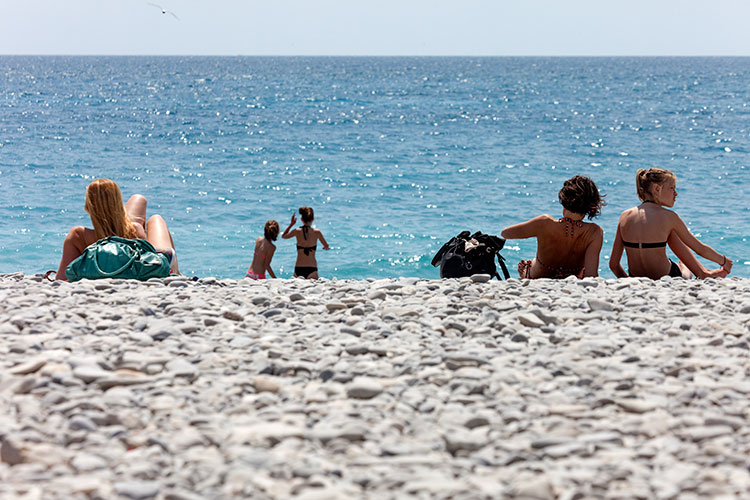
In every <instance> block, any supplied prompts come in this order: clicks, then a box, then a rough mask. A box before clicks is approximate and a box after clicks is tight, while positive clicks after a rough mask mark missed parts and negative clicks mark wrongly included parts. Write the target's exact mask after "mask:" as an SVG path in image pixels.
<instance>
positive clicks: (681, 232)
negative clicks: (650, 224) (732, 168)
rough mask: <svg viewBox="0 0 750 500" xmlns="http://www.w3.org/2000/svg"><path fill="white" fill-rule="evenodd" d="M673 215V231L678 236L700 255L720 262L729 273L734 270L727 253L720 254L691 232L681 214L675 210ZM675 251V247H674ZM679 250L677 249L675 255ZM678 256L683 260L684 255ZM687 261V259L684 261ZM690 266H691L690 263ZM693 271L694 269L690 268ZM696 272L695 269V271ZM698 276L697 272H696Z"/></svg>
mask: <svg viewBox="0 0 750 500" xmlns="http://www.w3.org/2000/svg"><path fill="white" fill-rule="evenodd" d="M671 214H672V215H671V217H672V233H675V234H676V236H677V237H678V238H679V239H680V240H681V241H682V243H684V244H685V245H687V246H688V247H689V248H690V249H691V250H693V251H694V252H695V253H697V254H698V255H700V256H701V257H703V258H705V259H708V260H711V261H713V262H716V263H717V264H719V265H720V266H721V267H722V268H723V269H724V270H725V271H726V272H727V274H728V273H729V271H731V270H732V260H731V259H729V258H728V257H726V256H725V255H722V254H720V253H719V252H717V251H716V250H714V249H713V248H711V247H710V246H708V245H706V244H705V243H701V242H700V241H699V240H698V238H696V237H695V236H693V233H691V232H690V230H689V229H688V228H687V226H686V225H685V223H684V222H683V221H682V219H681V218H680V216H679V215H677V214H676V213H674V212H671ZM672 233H670V237H671V236H672ZM670 248H672V245H670ZM672 250H673V251H674V250H675V249H674V248H672ZM676 254H677V252H676V251H675V255H676ZM677 257H679V258H680V260H682V257H681V256H680V255H677ZM683 262H685V261H683ZM685 264H686V265H688V263H687V262H685ZM688 267H690V266H689V265H688ZM690 270H691V271H692V269H690ZM693 273H695V271H693ZM696 276H697V274H696Z"/></svg>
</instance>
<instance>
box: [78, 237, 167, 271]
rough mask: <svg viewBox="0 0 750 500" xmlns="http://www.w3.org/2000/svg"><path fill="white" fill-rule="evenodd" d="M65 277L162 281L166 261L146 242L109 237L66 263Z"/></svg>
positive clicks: (165, 257) (165, 258) (90, 246)
mask: <svg viewBox="0 0 750 500" xmlns="http://www.w3.org/2000/svg"><path fill="white" fill-rule="evenodd" d="M65 276H66V277H67V278H68V281H78V280H81V279H84V278H86V279H90V280H95V279H101V278H121V279H136V280H141V281H145V280H147V279H149V278H164V277H166V276H169V258H168V257H167V256H166V255H164V254H162V253H157V251H156V249H155V248H154V247H153V246H152V245H151V243H149V242H148V241H146V240H141V239H132V240H131V239H128V238H120V237H119V236H109V237H107V238H103V239H101V240H99V241H97V242H96V243H92V244H91V245H89V246H88V247H86V249H85V250H84V251H83V253H82V254H81V256H80V257H78V258H77V259H75V260H74V261H73V262H71V263H70V264H68V267H67V268H66V269H65Z"/></svg>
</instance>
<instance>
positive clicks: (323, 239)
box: [315, 229, 330, 250]
mask: <svg viewBox="0 0 750 500" xmlns="http://www.w3.org/2000/svg"><path fill="white" fill-rule="evenodd" d="M315 232H316V233H317V234H318V239H319V240H320V242H321V243H322V244H323V250H330V248H329V247H328V242H327V241H326V239H325V238H323V233H321V232H320V230H319V229H316V230H315Z"/></svg>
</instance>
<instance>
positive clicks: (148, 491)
mask: <svg viewBox="0 0 750 500" xmlns="http://www.w3.org/2000/svg"><path fill="white" fill-rule="evenodd" d="M114 488H115V492H116V493H117V494H118V495H122V496H124V497H128V498H132V499H133V500H146V499H148V498H154V497H155V496H156V495H158V494H159V490H160V488H161V485H160V484H159V482H158V481H123V482H119V483H115V484H114Z"/></svg>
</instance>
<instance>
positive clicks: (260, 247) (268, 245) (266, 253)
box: [248, 236, 276, 278]
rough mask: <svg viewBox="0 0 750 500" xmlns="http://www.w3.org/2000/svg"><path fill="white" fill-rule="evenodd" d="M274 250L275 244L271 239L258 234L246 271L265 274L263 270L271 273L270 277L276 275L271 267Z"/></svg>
mask: <svg viewBox="0 0 750 500" xmlns="http://www.w3.org/2000/svg"><path fill="white" fill-rule="evenodd" d="M274 252H276V245H274V244H273V242H272V241H271V240H269V239H266V238H264V237H262V236H259V237H258V239H257V240H255V251H254V252H253V262H252V263H251V264H250V269H248V272H254V273H255V274H265V272H266V271H268V274H269V275H271V277H272V278H275V277H276V275H275V274H274V273H273V269H271V259H273V254H274Z"/></svg>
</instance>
